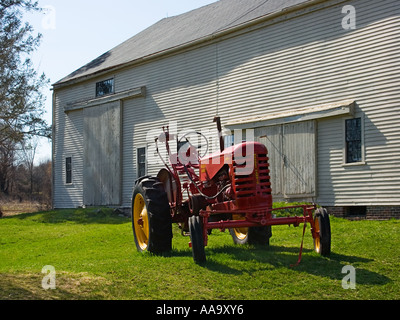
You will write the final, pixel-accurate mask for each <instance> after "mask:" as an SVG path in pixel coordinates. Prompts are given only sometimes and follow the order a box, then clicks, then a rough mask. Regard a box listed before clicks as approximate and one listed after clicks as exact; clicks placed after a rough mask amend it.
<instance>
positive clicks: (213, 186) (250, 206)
mask: <svg viewBox="0 0 400 320" xmlns="http://www.w3.org/2000/svg"><path fill="white" fill-rule="evenodd" d="M163 137H164V139H165V143H166V147H167V151H168V154H170V147H169V143H168V141H169V140H172V137H170V135H169V131H168V128H167V130H165V129H164V136H163ZM156 142H157V140H156ZM157 150H158V147H157ZM171 159H174V161H171ZM165 165H166V168H167V171H168V172H169V174H168V176H169V177H168V179H165V178H163V179H161V180H162V182H163V183H164V185H167V186H169V185H170V189H171V190H175V191H174V192H173V193H172V194H173V195H170V196H169V198H170V199H169V200H170V208H171V215H172V221H173V222H179V223H184V224H186V225H187V220H188V217H189V216H190V215H193V214H198V215H200V216H201V217H202V221H203V223H202V225H203V236H204V244H205V245H207V244H208V230H211V229H221V230H226V229H234V228H251V227H261V226H273V225H294V226H299V225H300V224H302V223H304V224H306V223H310V225H311V233H312V236H313V238H314V239H316V238H318V237H319V234H318V233H317V232H316V231H315V225H314V216H313V213H314V211H315V210H316V205H302V206H294V207H293V206H291V207H286V208H279V209H281V210H282V209H293V208H302V209H303V215H302V216H296V217H284V218H276V217H274V215H273V212H274V211H275V210H277V209H273V208H272V203H273V200H272V194H271V191H272V189H271V181H270V169H269V158H268V150H267V148H266V146H265V145H263V144H261V143H258V142H245V143H241V144H238V145H235V146H232V147H228V148H226V149H225V148H224V147H223V146H221V151H220V152H216V153H213V154H211V155H208V156H205V157H203V158H201V159H199V161H198V162H197V163H187V164H186V165H184V164H182V163H181V162H179V158H178V157H177V156H176V155H175V154H174V155H172V156H170V163H169V165H168V164H165ZM165 172H166V171H165V169H164V173H165ZM164 176H165V174H164ZM182 177H186V178H187V177H189V180H187V179H186V181H183V180H182V181H181V178H182ZM228 182H229V183H228ZM222 191H223V192H222ZM184 194H187V195H188V197H187V198H188V199H187V200H184V196H183V195H184ZM198 195H201V196H202V197H204V198H205V199H206V200H205V204H204V206H203V208H201V210H199V211H198V212H197V213H194V212H193V211H192V209H193V208H192V206H193V205H192V202H191V199H192V198H193V197H195V196H198ZM215 195H217V196H215ZM188 209H189V210H188ZM219 217H222V218H221V219H219V221H218V218H219ZM183 228H185V227H183ZM304 230H305V226H304Z"/></svg>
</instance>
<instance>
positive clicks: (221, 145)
mask: <svg viewBox="0 0 400 320" xmlns="http://www.w3.org/2000/svg"><path fill="white" fill-rule="evenodd" d="M214 122H216V123H217V129H218V137H219V148H220V150H221V152H223V151H224V150H225V142H224V137H223V136H222V125H221V118H220V117H218V116H217V117H215V118H214Z"/></svg>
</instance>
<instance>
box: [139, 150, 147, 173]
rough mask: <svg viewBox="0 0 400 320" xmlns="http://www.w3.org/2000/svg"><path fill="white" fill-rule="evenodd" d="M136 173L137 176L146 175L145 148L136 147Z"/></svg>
mask: <svg viewBox="0 0 400 320" xmlns="http://www.w3.org/2000/svg"><path fill="white" fill-rule="evenodd" d="M137 173H138V178H140V177H144V176H145V175H146V148H139V149H137Z"/></svg>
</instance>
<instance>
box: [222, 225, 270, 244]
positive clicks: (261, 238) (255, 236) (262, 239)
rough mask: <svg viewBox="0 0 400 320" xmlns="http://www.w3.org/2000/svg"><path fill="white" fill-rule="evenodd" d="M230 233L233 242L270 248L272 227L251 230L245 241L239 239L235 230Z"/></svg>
mask: <svg viewBox="0 0 400 320" xmlns="http://www.w3.org/2000/svg"><path fill="white" fill-rule="evenodd" d="M229 232H230V234H231V236H232V239H233V242H234V243H235V244H239V245H244V244H250V245H265V246H269V239H270V238H271V237H272V228H271V226H265V227H252V228H249V230H248V233H247V236H246V237H245V238H244V239H240V238H238V237H237V235H236V233H235V230H234V229H230V230H229Z"/></svg>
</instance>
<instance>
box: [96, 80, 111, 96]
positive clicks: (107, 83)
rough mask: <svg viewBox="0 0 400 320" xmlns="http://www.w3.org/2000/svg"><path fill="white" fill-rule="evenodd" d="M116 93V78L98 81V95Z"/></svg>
mask: <svg viewBox="0 0 400 320" xmlns="http://www.w3.org/2000/svg"><path fill="white" fill-rule="evenodd" d="M112 93H114V79H108V80H104V81H100V82H97V83H96V97H102V96H105V95H107V94H112Z"/></svg>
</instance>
